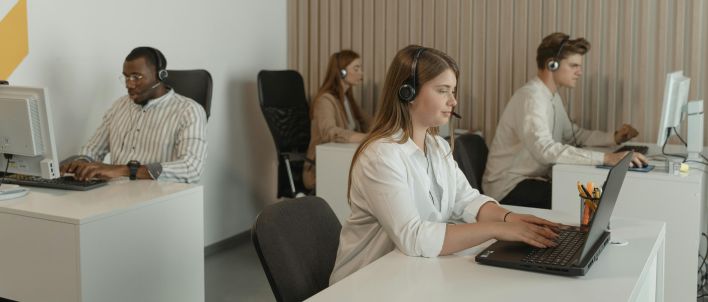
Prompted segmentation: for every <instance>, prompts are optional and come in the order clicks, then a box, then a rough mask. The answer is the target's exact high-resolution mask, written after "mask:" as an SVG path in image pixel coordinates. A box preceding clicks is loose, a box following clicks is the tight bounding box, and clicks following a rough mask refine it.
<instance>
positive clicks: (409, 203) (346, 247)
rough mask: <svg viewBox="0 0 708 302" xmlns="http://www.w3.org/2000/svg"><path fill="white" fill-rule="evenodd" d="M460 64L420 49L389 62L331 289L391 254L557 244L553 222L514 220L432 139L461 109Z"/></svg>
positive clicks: (359, 157)
mask: <svg viewBox="0 0 708 302" xmlns="http://www.w3.org/2000/svg"><path fill="white" fill-rule="evenodd" d="M458 77H459V69H458V67H457V63H455V61H454V60H453V59H452V58H451V57H450V56H448V55H447V54H445V53H443V52H441V51H439V50H436V49H431V48H424V47H421V46H417V45H411V46H408V47H406V48H404V49H402V50H400V51H399V52H398V53H397V54H396V56H395V57H394V59H393V62H391V66H390V67H389V69H388V74H387V75H386V80H385V82H384V87H383V91H382V99H381V102H380V107H379V111H378V113H377V116H376V120H375V121H374V125H373V127H372V130H371V133H370V134H368V135H367V137H366V138H365V139H364V140H363V142H362V143H361V145H360V146H359V148H358V149H357V151H356V153H355V154H354V158H353V160H352V165H351V170H350V172H349V192H348V196H349V203H350V207H351V210H352V213H351V215H350V216H349V218H348V219H347V221H346V223H345V224H344V226H343V227H342V231H341V234H340V240H339V248H338V251H337V260H336V263H335V266H334V270H333V272H332V275H331V277H330V284H334V283H335V282H337V281H339V280H341V279H343V278H345V277H346V276H348V275H350V274H352V273H354V272H355V271H357V270H359V269H361V268H363V267H364V266H366V265H368V264H369V263H371V262H373V261H375V260H376V259H378V258H379V257H381V256H383V255H385V254H387V253H389V252H390V251H392V250H393V249H394V248H397V249H399V250H400V251H401V252H403V253H404V254H406V255H409V256H422V257H436V256H439V255H448V254H452V253H455V252H458V251H462V250H464V249H467V248H470V247H473V246H476V245H479V244H481V243H483V242H485V241H487V240H489V239H499V240H508V241H522V242H525V243H527V244H529V245H532V246H535V247H540V248H545V247H551V246H555V245H556V243H555V242H554V239H555V238H556V237H557V234H556V233H555V232H554V230H553V229H554V228H555V227H557V226H558V224H556V223H553V222H550V221H547V220H544V219H541V218H538V217H535V216H532V215H524V214H517V213H513V212H511V211H508V210H506V209H504V208H502V207H500V206H499V204H498V203H497V201H495V200H494V199H492V198H490V197H487V196H484V195H481V194H480V193H479V191H477V190H475V189H473V188H472V187H471V186H470V184H469V182H467V179H466V178H465V176H464V174H463V173H462V171H460V169H459V168H458V167H457V165H456V164H455V162H454V160H453V158H452V154H451V150H450V146H449V145H448V143H447V142H446V141H445V140H444V139H443V138H441V137H440V136H438V135H437V134H438V127H439V126H442V125H444V124H446V123H448V121H449V119H450V116H451V115H454V108H455V106H456V105H457V100H456V87H457V79H458Z"/></svg>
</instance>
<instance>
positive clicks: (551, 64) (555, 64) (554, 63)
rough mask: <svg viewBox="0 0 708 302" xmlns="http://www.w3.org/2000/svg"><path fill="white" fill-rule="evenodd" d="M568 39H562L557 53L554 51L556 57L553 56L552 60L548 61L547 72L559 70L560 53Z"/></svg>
mask: <svg viewBox="0 0 708 302" xmlns="http://www.w3.org/2000/svg"><path fill="white" fill-rule="evenodd" d="M569 39H570V37H565V38H563V41H562V42H561V44H560V46H558V51H556V55H554V56H553V58H552V59H551V60H550V61H548V64H546V67H548V70H550V71H556V70H558V68H560V61H561V60H560V56H561V52H562V51H563V46H565V43H567V42H568V40H569Z"/></svg>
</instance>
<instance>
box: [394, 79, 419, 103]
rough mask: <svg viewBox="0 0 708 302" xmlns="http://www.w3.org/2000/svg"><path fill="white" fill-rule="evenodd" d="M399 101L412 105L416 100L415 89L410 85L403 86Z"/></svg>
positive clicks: (400, 89) (400, 90)
mask: <svg viewBox="0 0 708 302" xmlns="http://www.w3.org/2000/svg"><path fill="white" fill-rule="evenodd" d="M398 99H400V100H401V102H404V103H410V102H411V101H413V99H415V88H413V86H411V85H409V84H408V83H405V84H403V85H401V88H398Z"/></svg>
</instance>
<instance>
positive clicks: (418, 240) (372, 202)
mask: <svg viewBox="0 0 708 302" xmlns="http://www.w3.org/2000/svg"><path fill="white" fill-rule="evenodd" d="M402 133H403V132H402V131H399V132H398V133H397V134H396V135H394V136H393V137H390V138H384V139H379V140H377V141H374V142H373V143H372V144H371V145H369V147H368V148H366V149H365V150H364V152H362V153H361V155H360V156H359V158H358V159H357V161H356V163H355V164H354V167H353V169H352V175H351V200H350V203H351V204H350V206H351V210H352V213H351V215H350V216H349V218H348V219H347V221H346V222H345V223H344V225H343V226H342V232H341V234H340V237H339V248H338V251H337V260H336V262H335V264H334V270H333V271H332V275H331V277H330V284H334V283H335V282H337V281H339V280H341V279H343V278H345V277H346V276H349V275H350V274H352V273H354V272H356V271H357V270H359V269H361V268H363V267H364V266H366V265H368V264H369V263H371V262H374V261H375V260H376V259H379V258H380V257H382V256H384V255H386V254H387V253H389V252H391V251H393V249H395V248H397V249H399V250H400V251H401V252H403V253H404V254H406V255H409V256H422V257H436V256H438V255H439V254H440V252H441V251H442V246H443V241H444V240H445V232H446V228H447V223H449V222H452V223H455V222H467V223H473V222H475V221H476V219H477V213H478V212H479V209H480V208H481V207H482V205H483V204H485V203H486V202H488V201H492V202H495V201H494V200H493V199H491V198H490V197H487V196H484V195H482V194H480V193H479V191H477V190H475V189H474V188H472V187H471V186H470V184H469V182H468V181H467V178H466V177H465V175H464V174H463V173H462V171H460V169H459V168H458V167H457V163H456V162H455V160H454V159H453V158H452V153H451V152H450V146H449V145H448V143H447V142H446V141H445V140H444V139H442V138H441V137H439V136H435V137H433V136H431V135H427V136H426V138H425V144H426V148H427V149H428V159H427V160H426V155H425V154H424V153H423V151H422V150H421V149H420V148H418V146H417V145H416V144H415V143H414V142H413V140H410V139H409V140H408V141H407V142H405V143H403V144H399V143H397V140H398V139H399V138H400V137H401V135H402ZM428 160H429V161H430V163H431V164H430V166H431V169H432V170H433V171H434V172H433V173H434V175H435V177H431V176H430V175H429V174H428V172H427V171H426V170H427V168H428V164H427V161H428ZM435 185H439V186H440V187H441V188H442V190H441V191H440V193H441V196H440V198H437V197H436V198H433V197H432V195H435V193H434V192H433V191H434V190H435V189H434V186H435Z"/></svg>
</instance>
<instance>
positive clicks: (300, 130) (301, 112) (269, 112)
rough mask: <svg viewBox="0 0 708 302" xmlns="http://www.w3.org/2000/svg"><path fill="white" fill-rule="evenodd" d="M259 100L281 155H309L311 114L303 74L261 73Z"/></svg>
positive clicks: (287, 72) (283, 72) (265, 71)
mask: <svg viewBox="0 0 708 302" xmlns="http://www.w3.org/2000/svg"><path fill="white" fill-rule="evenodd" d="M258 99H259V101H260V104H261V111H262V112H263V116H264V117H265V120H266V123H267V124H268V128H269V129H270V132H271V134H272V135H273V140H274V141H275V146H276V148H277V149H278V152H279V153H280V152H302V153H304V152H306V151H307V146H308V145H309V144H310V113H309V106H308V104H307V98H306V97H305V83H304V81H303V80H302V76H301V75H300V73H298V72H297V71H295V70H261V71H260V72H259V73H258Z"/></svg>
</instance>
